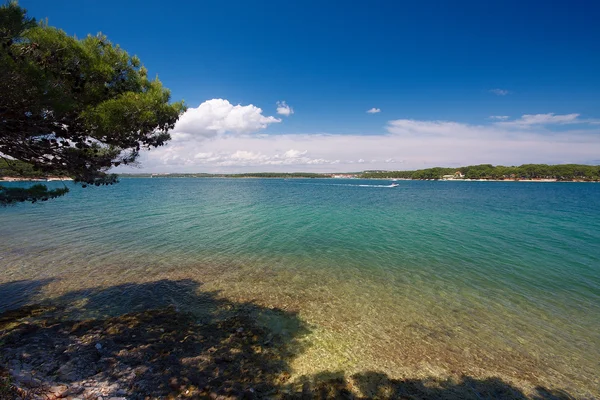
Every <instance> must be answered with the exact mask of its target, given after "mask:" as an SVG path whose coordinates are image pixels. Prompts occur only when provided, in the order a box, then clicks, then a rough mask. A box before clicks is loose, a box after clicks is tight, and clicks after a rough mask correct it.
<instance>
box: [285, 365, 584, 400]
mask: <svg viewBox="0 0 600 400" xmlns="http://www.w3.org/2000/svg"><path fill="white" fill-rule="evenodd" d="M292 386H293V387H294V388H293V389H292V390H291V393H292V395H289V396H286V397H287V398H294V399H431V400H434V399H448V400H450V399H452V400H459V399H465V400H471V399H472V400H480V399H513V400H526V399H531V400H559V399H560V400H563V399H565V400H566V399H574V397H572V396H571V395H569V394H568V393H566V392H564V391H562V390H549V389H546V388H543V387H537V388H535V393H532V394H529V395H526V394H525V393H524V392H523V391H521V390H520V389H518V388H516V387H514V386H512V385H511V384H509V383H507V382H504V381H503V380H502V379H500V378H486V379H475V378H473V377H469V376H462V377H457V378H452V379H440V378H433V377H430V378H425V379H391V378H389V377H388V376H387V375H386V374H384V373H380V372H374V371H369V372H362V373H357V374H354V375H352V376H346V375H345V374H344V373H343V372H324V373H320V374H316V375H314V376H311V377H302V378H301V379H299V380H298V381H297V382H295V383H293V384H292Z"/></svg>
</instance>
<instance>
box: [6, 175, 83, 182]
mask: <svg viewBox="0 0 600 400" xmlns="http://www.w3.org/2000/svg"><path fill="white" fill-rule="evenodd" d="M72 180H73V178H69V177H58V176H52V177H48V178H20V177H15V176H2V177H0V182H55V181H72Z"/></svg>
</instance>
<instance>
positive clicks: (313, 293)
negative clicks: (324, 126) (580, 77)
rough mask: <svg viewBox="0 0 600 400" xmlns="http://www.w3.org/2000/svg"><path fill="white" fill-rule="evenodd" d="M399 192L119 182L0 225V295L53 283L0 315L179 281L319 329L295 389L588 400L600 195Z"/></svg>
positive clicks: (579, 191)
mask: <svg viewBox="0 0 600 400" xmlns="http://www.w3.org/2000/svg"><path fill="white" fill-rule="evenodd" d="M398 183H399V186H398V187H395V188H390V187H386V186H387V185H389V184H390V182H389V181H361V180H339V179H314V180H313V179H311V180H308V179H307V180H304V179H292V180H283V179H123V180H122V181H121V183H119V184H118V185H116V186H111V187H102V188H88V189H81V188H77V187H74V188H73V190H72V191H71V193H69V194H68V195H67V196H65V197H64V198H61V199H57V200H54V201H49V202H47V203H43V204H36V205H30V204H27V205H26V204H23V205H18V206H15V207H9V208H4V209H0V224H1V227H0V256H1V257H2V258H1V259H0V268H1V270H2V276H1V277H0V284H1V283H6V282H11V281H17V280H44V279H49V280H50V281H48V282H50V283H48V284H47V285H46V286H44V287H43V288H41V289H39V290H37V289H36V290H35V291H34V290H33V289H32V290H31V291H30V292H28V291H27V290H25V291H23V292H21V293H12V294H11V295H10V296H6V295H5V296H3V297H2V298H0V310H3V309H8V308H13V307H16V306H18V305H21V304H24V303H27V302H35V301H39V300H43V299H48V298H53V297H58V296H59V295H60V294H63V293H67V292H69V291H72V290H78V289H81V288H93V287H98V286H106V287H108V286H111V285H115V284H118V283H123V282H141V281H152V280H158V279H182V278H189V279H194V280H197V281H200V282H203V283H204V285H205V286H204V287H205V288H207V289H215V290H220V291H221V293H222V295H223V296H226V297H228V298H232V299H238V300H252V301H254V302H257V303H259V304H262V305H267V306H273V307H280V308H284V309H293V310H297V311H298V312H299V313H300V314H299V315H300V316H301V318H303V319H304V320H305V321H307V323H309V324H311V326H312V330H311V332H312V333H311V335H310V336H309V337H308V338H307V341H308V342H310V343H311V346H309V348H308V350H307V351H306V352H305V353H303V354H300V355H298V356H297V358H296V359H295V360H294V363H293V366H294V368H295V369H296V370H297V371H298V373H299V374H302V373H309V372H310V373H312V372H315V371H318V370H339V369H344V370H347V371H360V370H361V369H366V368H367V367H368V369H378V370H383V371H385V372H387V373H389V374H390V375H396V376H412V375H419V374H429V375H432V374H433V375H441V376H444V375H445V374H450V373H468V374H470V375H480V376H489V375H493V376H501V377H503V378H505V379H510V380H513V381H515V382H517V383H519V384H521V385H525V386H526V385H527V382H532V383H531V384H532V385H536V384H545V385H547V386H553V387H557V388H561V389H565V390H570V391H572V392H574V393H579V394H581V395H582V396H585V395H587V396H591V395H596V396H598V395H599V394H598V392H597V388H598V387H600V382H599V380H598V376H599V375H600V361H599V360H600V213H599V212H598V209H599V206H600V184H588V183H525V182H421V181H400V182H398ZM56 184H57V185H58V183H56ZM174 301H175V300H174ZM177 301H178V302H180V303H182V304H179V306H182V307H183V306H185V307H189V308H190V309H193V308H194V307H196V306H197V307H200V306H201V305H194V304H187V303H186V301H185V299H181V298H178V299H177Z"/></svg>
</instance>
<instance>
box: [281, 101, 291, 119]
mask: <svg viewBox="0 0 600 400" xmlns="http://www.w3.org/2000/svg"><path fill="white" fill-rule="evenodd" d="M293 113H294V109H293V108H292V107H290V106H288V105H287V104H286V103H285V101H278V102H277V114H279V115H285V116H286V117H289V116H290V115H292V114H293Z"/></svg>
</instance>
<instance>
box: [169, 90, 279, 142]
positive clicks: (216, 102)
mask: <svg viewBox="0 0 600 400" xmlns="http://www.w3.org/2000/svg"><path fill="white" fill-rule="evenodd" d="M277 122H281V120H280V119H278V118H275V117H267V116H265V115H263V113H262V109H260V108H258V107H256V106H254V105H252V104H249V105H247V106H242V105H239V104H238V105H236V106H234V105H233V104H231V103H230V102H229V101H227V100H224V99H212V100H207V101H205V102H204V103H202V104H200V105H199V106H198V107H196V108H188V110H187V111H186V112H185V113H184V114H183V115H182V116H181V118H179V120H178V121H177V123H176V124H175V127H174V129H173V130H172V131H171V136H172V137H173V140H186V139H195V138H209V137H214V136H217V135H221V134H225V133H235V134H244V133H253V132H256V131H258V130H261V129H264V128H266V127H267V126H268V125H269V124H273V123H277Z"/></svg>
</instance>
